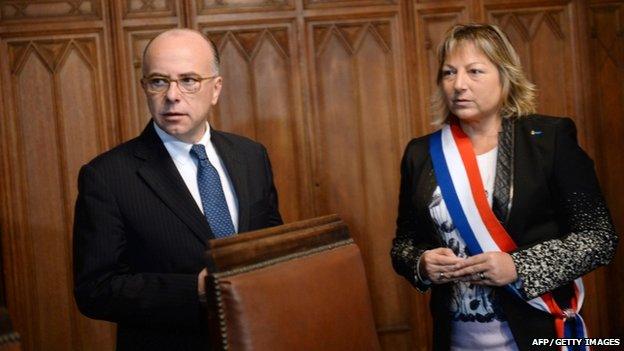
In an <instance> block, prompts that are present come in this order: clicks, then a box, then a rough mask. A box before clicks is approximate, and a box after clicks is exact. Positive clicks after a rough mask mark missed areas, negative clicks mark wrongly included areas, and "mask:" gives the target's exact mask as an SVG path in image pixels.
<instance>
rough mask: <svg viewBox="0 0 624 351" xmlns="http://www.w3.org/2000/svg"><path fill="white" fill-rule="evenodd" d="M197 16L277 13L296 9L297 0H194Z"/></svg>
mask: <svg viewBox="0 0 624 351" xmlns="http://www.w3.org/2000/svg"><path fill="white" fill-rule="evenodd" d="M192 1H194V2H195V8H196V10H197V14H199V15H206V14H212V13H226V12H227V13H236V12H248V11H277V10H291V9H294V7H295V4H294V1H295V0H192Z"/></svg>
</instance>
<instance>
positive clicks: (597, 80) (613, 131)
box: [588, 1, 624, 337]
mask: <svg viewBox="0 0 624 351" xmlns="http://www.w3.org/2000/svg"><path fill="white" fill-rule="evenodd" d="M588 17H589V34H590V52H591V60H590V62H591V70H590V71H591V76H592V83H593V86H594V87H595V89H594V93H593V94H592V100H593V103H594V106H595V109H594V111H595V114H594V116H593V118H592V120H593V121H596V127H597V128H596V130H597V132H596V135H599V136H600V139H599V140H597V141H596V142H597V148H598V159H597V160H596V161H597V162H596V163H597V166H598V167H597V168H598V170H599V174H600V178H601V185H602V188H603V192H604V194H605V197H606V199H607V202H608V204H609V208H610V210H611V214H612V215H613V220H614V222H615V225H616V228H618V230H619V232H620V233H622V230H624V218H622V216H618V215H616V214H617V213H622V212H623V211H624V197H623V196H621V194H622V193H624V187H623V186H622V181H621V177H619V176H618V175H621V174H623V173H624V156H623V155H622V153H621V152H614V150H619V149H621V147H622V146H623V145H622V142H621V141H620V140H621V135H622V134H623V133H624V121H623V120H622V116H624V86H623V85H622V82H624V1H619V2H617V3H610V4H604V5H601V4H596V5H593V6H590V7H589V16H588ZM622 267H624V248H623V247H622V245H620V246H619V249H618V254H617V256H616V259H615V261H614V262H613V263H612V264H611V265H610V266H609V267H607V269H606V272H607V273H606V274H605V277H604V278H605V279H606V286H608V289H606V291H605V293H606V296H605V297H606V300H607V301H610V303H609V305H610V307H609V309H608V310H607V312H608V316H609V318H608V320H607V319H602V323H603V324H605V326H604V327H603V328H602V329H603V335H605V336H611V337H624V316H623V314H622V311H623V310H624V302H623V301H622V299H621V298H620V297H619V295H618V292H619V291H622V290H624V268H622Z"/></svg>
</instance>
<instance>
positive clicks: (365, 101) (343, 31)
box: [307, 17, 411, 349]
mask: <svg viewBox="0 0 624 351" xmlns="http://www.w3.org/2000/svg"><path fill="white" fill-rule="evenodd" d="M307 30H308V37H309V41H310V43H309V45H310V49H309V52H310V53H312V57H311V58H310V62H311V64H312V67H311V69H312V70H311V75H310V77H309V79H310V81H311V84H312V87H311V91H312V92H313V96H314V97H313V111H314V116H313V118H312V124H311V126H310V130H311V139H312V140H314V143H315V148H314V150H313V151H314V152H313V156H314V159H315V162H314V165H315V172H314V182H315V184H316V196H317V206H318V208H317V213H318V214H321V213H338V214H339V215H340V216H341V218H343V219H344V220H345V221H346V222H347V223H348V224H349V227H350V230H351V233H352V235H353V237H354V238H355V240H356V242H357V243H358V245H359V246H360V248H361V250H362V253H363V256H364V261H365V264H366V268H367V272H368V277H369V285H370V287H371V294H372V299H373V304H374V310H375V318H376V323H377V327H378V330H379V332H380V337H381V339H382V344H387V343H388V342H389V339H391V338H394V341H395V342H396V341H398V340H399V339H401V340H403V341H404V342H405V341H406V340H408V338H409V336H408V334H406V333H408V332H409V331H410V327H409V320H410V319H411V316H410V313H409V306H408V305H406V304H405V303H408V302H407V301H406V299H405V298H406V296H404V295H403V294H404V292H405V291H404V289H403V288H404V287H403V285H402V284H401V283H399V280H398V279H397V277H396V275H395V274H394V273H393V270H392V268H391V266H390V261H389V259H388V252H389V250H390V243H391V240H392V237H393V235H394V219H395V209H396V206H397V198H398V194H397V191H398V187H399V185H398V182H399V179H398V178H399V175H398V171H397V170H398V169H399V159H400V155H401V149H402V147H403V145H400V144H399V140H400V138H399V135H400V131H399V126H403V125H402V124H401V122H400V120H401V119H404V118H405V117H406V116H405V110H404V108H403V106H404V100H403V99H404V96H403V95H402V93H401V91H402V90H403V86H404V85H403V84H404V83H405V81H404V80H402V77H404V72H403V68H402V67H403V66H402V64H403V63H402V61H401V60H402V57H403V56H402V48H401V47H400V44H399V39H398V38H399V36H398V28H397V22H396V20H395V18H392V17H391V18H380V19H375V20H373V21H361V20H360V21H349V22H339V21H336V22H329V23H328V22H326V21H324V22H314V21H312V22H310V23H309V24H308V28H307ZM402 302H403V304H402ZM397 326H399V328H398V329H397V328H396V327H397ZM391 344H393V345H395V346H396V343H392V342H391ZM395 349H396V348H395Z"/></svg>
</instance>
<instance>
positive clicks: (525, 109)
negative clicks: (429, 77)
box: [431, 23, 536, 126]
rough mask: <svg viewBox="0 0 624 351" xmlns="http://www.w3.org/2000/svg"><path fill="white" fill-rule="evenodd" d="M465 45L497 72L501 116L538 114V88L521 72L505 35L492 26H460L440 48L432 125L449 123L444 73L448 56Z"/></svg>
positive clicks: (451, 31)
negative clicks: (470, 45) (473, 48)
mask: <svg viewBox="0 0 624 351" xmlns="http://www.w3.org/2000/svg"><path fill="white" fill-rule="evenodd" d="M465 43H472V44H474V45H475V47H477V48H478V49H479V50H481V51H482V52H483V54H485V56H487V57H488V59H489V60H490V61H492V63H493V64H494V65H495V66H496V68H498V72H499V74H500V80H501V84H502V97H501V108H500V109H501V110H500V113H501V116H502V117H503V118H509V117H513V116H518V117H519V116H524V115H528V114H531V113H534V112H535V106H536V103H535V91H536V89H535V85H533V83H531V82H530V81H529V80H528V79H527V78H526V76H525V75H524V71H523V70H522V65H521V63H520V58H519V57H518V54H517V53H516V50H514V48H513V46H512V45H511V43H510V42H509V39H507V36H506V35H505V33H503V31H501V30H500V28H498V27H497V26H495V25H490V24H479V23H470V24H458V25H455V26H453V27H452V28H451V29H449V30H448V31H447V32H446V34H445V35H444V39H443V40H442V42H441V43H440V46H438V74H437V80H436V83H437V85H438V87H437V89H436V91H435V92H434V94H433V96H432V97H431V112H432V115H433V124H434V125H436V126H441V125H443V124H444V123H446V122H448V118H449V114H450V111H449V109H448V106H447V102H446V98H445V95H444V91H443V89H442V78H443V76H442V69H443V67H444V61H445V60H446V57H447V55H449V54H450V53H451V52H453V50H455V49H456V48H457V47H459V46H461V45H462V44H465Z"/></svg>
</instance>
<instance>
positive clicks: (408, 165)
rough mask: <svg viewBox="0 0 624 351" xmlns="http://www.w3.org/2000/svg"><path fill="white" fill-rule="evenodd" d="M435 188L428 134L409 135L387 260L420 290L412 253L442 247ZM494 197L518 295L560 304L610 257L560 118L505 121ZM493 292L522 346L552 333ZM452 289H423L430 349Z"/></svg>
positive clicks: (608, 240)
mask: <svg viewBox="0 0 624 351" xmlns="http://www.w3.org/2000/svg"><path fill="white" fill-rule="evenodd" d="M436 186H437V183H436V180H435V176H434V174H433V166H432V163H431V158H430V155H429V136H424V137H421V138H417V139H414V140H412V141H411V142H410V143H409V144H408V145H407V148H406V150H405V154H404V156H403V161H402V165H401V189H400V198H399V214H398V217H397V231H396V238H395V239H394V241H393V247H392V252H391V256H392V263H393V266H394V269H395V270H396V271H397V272H398V273H399V274H401V275H402V276H404V277H405V278H407V279H408V280H409V281H410V282H411V283H412V284H413V285H414V286H415V287H416V288H418V289H419V290H420V291H426V290H427V289H428V288H429V286H427V285H425V284H424V283H423V282H422V281H419V280H418V279H417V278H416V274H415V273H416V263H417V262H418V259H419V258H420V256H421V255H422V253H423V252H424V251H425V250H427V249H431V248H435V247H440V246H445V244H444V242H443V241H442V239H441V238H440V237H439V236H438V234H437V233H436V231H435V229H434V227H433V223H432V220H431V216H430V214H429V207H428V205H429V203H430V201H431V196H432V194H433V191H434V190H435V188H436ZM493 198H494V199H493V205H492V208H493V210H494V213H495V214H496V215H497V217H498V219H499V221H501V222H502V223H503V226H504V227H505V229H506V230H507V232H508V233H509V234H510V235H511V237H512V238H513V240H514V241H515V243H516V245H517V246H518V249H517V251H515V252H514V253H512V258H513V260H514V263H515V265H516V270H517V271H518V276H519V278H520V279H521V280H522V281H523V287H522V289H521V293H522V294H523V295H524V297H525V298H527V299H530V298H534V297H536V296H539V295H541V294H543V293H545V292H548V291H553V293H554V295H555V298H556V299H557V301H558V302H559V303H560V305H562V306H566V305H567V304H568V303H569V302H568V301H569V297H570V296H571V293H572V290H571V289H572V288H571V284H570V282H571V281H573V280H574V279H575V278H577V277H579V276H581V275H583V274H586V273H588V272H589V271H591V270H593V269H595V268H596V267H598V266H600V265H605V264H607V263H609V262H610V260H611V259H612V258H613V255H614V254H615V249H616V245H617V236H616V234H615V231H614V228H613V225H612V223H611V218H610V216H609V213H608V211H607V209H606V206H605V203H604V200H603V198H602V195H601V193H600V188H599V186H598V181H597V179H596V175H595V171H594V167H593V162H592V161H591V159H590V158H589V157H588V156H587V155H586V153H585V152H584V151H583V150H582V149H581V148H580V147H579V145H578V143H577V140H576V129H575V126H574V123H573V122H572V120H571V119H569V118H553V117H545V116H538V115H532V116H527V117H522V118H517V119H513V120H504V122H503V132H502V134H501V135H500V136H499V151H498V159H497V166H496V180H495V188H494V194H493ZM538 244H540V245H538ZM494 290H495V294H496V296H497V301H498V302H499V303H500V306H501V308H502V310H503V311H504V313H505V315H506V317H507V319H508V322H509V326H510V329H511V331H512V333H513V335H514V339H515V340H516V343H517V344H518V346H519V347H520V349H521V350H527V349H530V348H531V341H532V340H533V338H553V337H555V329H554V321H553V318H552V317H551V316H550V315H549V314H547V313H545V312H542V311H539V310H537V309H534V308H533V307H531V306H529V305H528V304H527V303H526V302H524V301H522V300H520V299H518V298H516V297H514V296H511V295H510V294H509V293H508V292H507V291H506V290H504V289H502V288H495V289H494ZM451 293H452V289H451V285H450V284H442V285H434V286H432V296H431V302H430V307H431V312H432V314H433V319H434V346H435V349H437V350H446V349H448V348H449V342H450V332H451V330H450V328H451V327H450V322H451V320H450V314H449V312H448V303H449V300H450V298H451ZM588 298H592V297H591V296H589V297H588Z"/></svg>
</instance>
